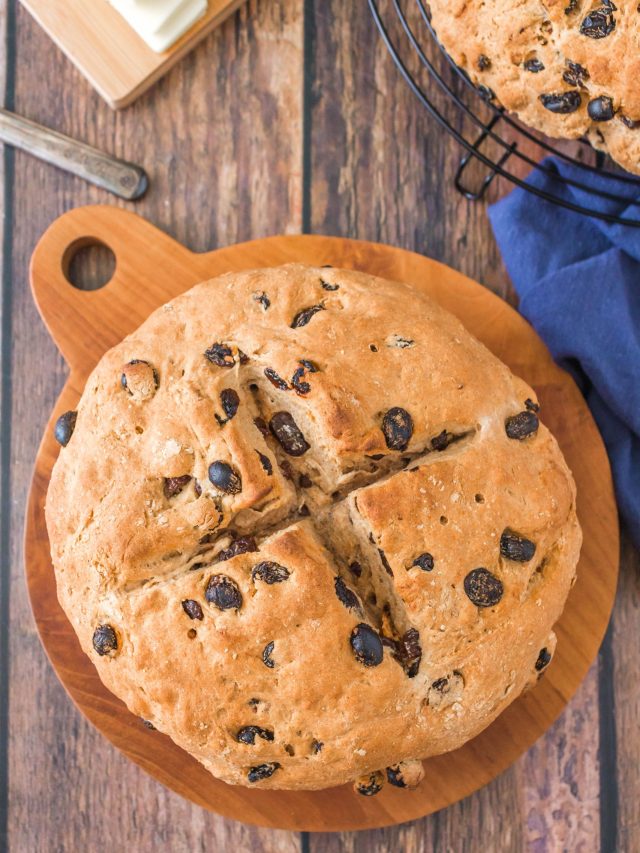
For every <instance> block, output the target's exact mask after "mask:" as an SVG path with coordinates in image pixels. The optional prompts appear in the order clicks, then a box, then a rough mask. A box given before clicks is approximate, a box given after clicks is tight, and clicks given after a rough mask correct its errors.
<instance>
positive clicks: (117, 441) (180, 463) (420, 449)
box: [46, 265, 581, 794]
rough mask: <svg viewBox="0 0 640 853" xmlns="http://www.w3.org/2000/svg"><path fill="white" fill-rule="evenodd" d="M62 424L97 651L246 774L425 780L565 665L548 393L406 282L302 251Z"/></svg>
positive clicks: (137, 348) (328, 780)
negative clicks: (557, 630)
mask: <svg viewBox="0 0 640 853" xmlns="http://www.w3.org/2000/svg"><path fill="white" fill-rule="evenodd" d="M56 432H57V437H58V439H59V441H60V443H61V444H62V445H63V447H62V449H61V451H60V455H59V458H58V460H57V462H56V464H55V467H54V471H53V476H52V479H51V485H50V487H49V492H48V496H47V507H46V513H47V524H48V530H49V535H50V540H51V550H52V556H53V563H54V566H55V572H56V578H57V584H58V594H59V598H60V602H61V604H62V606H63V608H64V610H65V611H66V613H67V615H68V617H69V620H70V621H71V623H72V625H73V627H74V628H75V630H76V632H77V634H78V637H79V639H80V643H81V645H82V647H83V649H84V650H85V651H86V652H87V654H88V655H89V656H90V657H91V659H92V661H93V662H94V664H95V666H96V667H97V669H98V672H99V674H100V677H101V678H102V680H103V681H104V683H105V684H106V685H107V687H108V688H109V689H110V690H112V691H113V693H115V694H116V695H117V696H119V697H120V698H121V699H123V700H124V701H125V702H126V703H127V705H128V707H129V708H130V709H131V711H132V712H133V713H134V714H137V715H139V716H140V717H141V718H143V719H144V720H147V721H149V722H150V723H151V724H153V726H155V727H156V728H157V729H159V730H160V731H162V732H165V733H167V734H168V735H170V736H171V737H172V738H173V740H174V741H175V742H176V743H177V744H179V745H180V746H181V747H183V748H184V749H186V750H187V751H188V752H189V753H191V754H192V755H194V756H195V757H196V758H197V759H199V760H200V761H201V762H202V763H203V764H204V765H205V766H206V767H207V768H208V769H209V770H210V771H211V772H212V773H213V774H214V775H215V776H217V777H219V778H221V779H224V780H225V781H227V782H231V783H235V784H243V785H252V784H256V785H261V786H263V787H271V788H292V789H294V788H322V787H326V786H331V785H337V784H340V783H344V782H346V781H348V780H356V779H357V780H358V787H359V790H361V791H362V793H364V794H370V793H375V791H376V790H377V789H378V788H379V785H380V783H381V780H382V779H383V774H384V773H385V771H386V775H387V776H388V778H389V780H390V781H391V782H393V784H398V785H412V784H415V783H416V782H417V781H419V778H420V775H421V771H420V766H419V764H416V760H417V759H422V758H424V757H427V756H429V755H433V754H436V753H442V752H445V751H448V750H452V749H456V748H457V747H459V746H460V745H461V744H463V743H464V742H465V741H466V740H468V739H469V738H471V737H473V736H474V735H475V734H477V733H478V732H480V731H481V730H482V729H484V728H485V726H487V725H488V724H489V723H490V722H491V721H492V720H493V719H494V718H495V717H496V716H497V715H498V714H499V713H500V712H501V711H502V710H503V709H504V708H505V707H506V706H507V705H508V704H509V703H510V702H512V701H513V700H514V699H515V698H516V696H518V694H519V693H521V691H522V690H523V689H524V688H525V687H526V686H527V685H528V684H530V683H532V682H533V681H535V679H536V677H537V676H538V674H539V672H540V671H542V670H543V669H544V668H545V667H546V665H547V664H548V663H549V661H550V658H551V654H552V652H553V647H554V642H555V640H554V636H553V633H552V627H553V625H554V623H555V622H556V620H557V619H558V617H559V616H560V613H561V611H562V608H563V605H564V602H565V599H566V596H567V593H568V591H569V588H570V586H571V583H572V580H573V578H574V574H575V567H576V562H577V558H578V551H579V547H580V538H581V537H580V530H579V526H578V523H577V520H576V512H575V489H574V484H573V480H572V478H571V474H570V472H569V470H568V469H567V466H566V464H565V462H564V460H563V457H562V454H561V453H560V450H559V449H558V445H557V444H556V442H555V440H554V438H553V437H552V436H551V434H550V433H549V432H548V430H547V429H546V428H545V427H544V425H543V424H542V423H541V422H540V421H539V418H538V404H537V402H536V398H535V394H534V392H533V391H532V390H531V388H529V387H528V386H527V385H526V384H525V383H524V382H522V381H521V380H520V379H517V378H515V377H514V376H513V375H512V374H511V373H510V371H509V370H508V368H507V367H506V366H505V365H504V364H502V363H501V362H500V361H499V360H498V359H496V358H495V357H494V356H493V355H492V354H491V353H490V352H489V351H488V350H487V349H485V347H484V346H483V345H482V344H480V343H479V342H478V341H477V340H475V338H473V337H472V336H471V335H469V334H468V332H466V331H465V329H464V328H463V326H462V325H461V324H460V322H459V321H458V320H457V319H455V318H454V317H453V316H451V315H450V314H448V313H447V312H445V311H444V310H442V309H441V308H440V307H439V306H438V305H437V304H435V303H434V302H433V301H431V300H430V299H429V298H427V297H426V296H424V295H422V294H420V293H418V292H416V291H415V290H414V289H412V288H411V287H410V286H408V285H405V284H398V283H392V282H388V281H384V280H382V279H378V278H374V277H372V276H369V275H365V274H362V273H358V272H353V271H347V270H338V269H312V268H308V267H304V266H299V265H290V266H285V267H281V268H275V269H263V270H256V271H253V272H245V273H234V274H229V275H225V276H222V277H221V278H217V279H214V280H212V281H208V282H205V283H204V284H200V285H198V286H197V287H194V288H193V289H192V290H190V291H189V292H187V293H185V294H183V295H182V296H180V297H178V298H177V299H174V300H173V301H172V302H170V303H168V304H167V305H165V306H164V307H162V308H160V309H159V310H157V311H156V312H155V313H154V314H152V315H151V317H149V319H148V320H147V321H146V322H145V323H144V324H143V325H142V326H141V327H140V328H139V329H138V331H136V332H135V333H134V334H132V335H130V336H129V337H128V338H126V339H125V340H124V341H123V342H122V343H121V344H119V345H118V346H116V347H115V348H114V349H112V350H111V351H110V352H108V353H107V354H106V355H105V356H104V357H103V359H102V360H101V361H100V363H99V364H98V366H97V367H96V368H95V370H94V371H93V373H92V375H91V376H90V378H89V380H88V382H87V385H86V388H85V391H84V394H83V395H82V399H81V400H80V403H79V405H78V410H77V413H75V412H73V413H67V414H66V415H64V416H63V417H62V418H61V419H60V420H59V422H58V424H57V428H56ZM387 768H388V769H387Z"/></svg>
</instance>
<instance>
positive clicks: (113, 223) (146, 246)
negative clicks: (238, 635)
mask: <svg viewBox="0 0 640 853" xmlns="http://www.w3.org/2000/svg"><path fill="white" fill-rule="evenodd" d="M96 244H98V245H104V246H107V247H108V248H109V249H111V251H112V252H113V254H114V256H115V271H114V273H113V276H112V278H111V280H110V281H109V282H107V284H105V285H104V286H103V287H102V288H100V289H99V290H92V291H86V290H79V289H78V288H77V287H75V286H74V285H73V284H72V283H71V281H70V280H69V277H68V273H69V266H70V264H71V261H72V260H73V257H74V255H75V254H76V253H77V252H78V251H79V250H80V249H82V248H85V247H87V246H91V245H96ZM197 257H198V256H197V255H194V254H193V253H191V252H189V250H188V249H185V248H184V246H182V245H180V243H177V242H176V241H175V240H173V239H172V238H171V237H169V236H168V235H167V234H165V233H164V232H162V231H160V230H159V229H158V228H156V227H155V226H154V225H151V223H149V222H147V221H146V220H145V219H142V218H141V217H140V216H137V215H136V214H135V213H131V212H130V211H127V210H122V209H120V208H117V207H107V206H104V205H91V206H87V207H79V208H76V209H75V210H70V211H68V212H67V213H65V214H63V215H62V216H61V217H59V218H58V219H56V220H55V222H53V223H52V224H51V225H50V226H49V228H48V229H47V230H46V231H45V233H44V234H43V236H42V237H41V238H40V241H39V243H38V245H37V246H36V248H35V251H34V253H33V255H32V258H31V267H30V278H31V289H32V292H33V297H34V299H35V302H36V305H37V307H38V311H39V312H40V315H41V316H42V319H43V321H44V323H45V325H46V327H47V329H48V330H49V332H50V334H51V337H52V338H53V340H54V341H55V343H56V346H57V347H58V349H59V350H60V352H61V353H62V355H63V356H64V358H65V360H66V361H67V363H68V364H69V366H70V368H71V370H72V371H74V370H78V371H81V372H83V373H87V372H88V371H89V370H90V369H91V368H92V367H93V366H94V365H95V364H96V363H97V361H98V360H99V359H100V357H101V356H102V355H103V354H104V353H105V352H106V351H107V350H108V349H110V348H111V347H112V346H114V345H115V344H116V343H118V342H119V341H120V340H122V338H123V337H124V336H125V335H127V334H129V333H130V332H132V331H133V330H134V329H136V328H137V327H138V326H139V325H140V323H142V322H143V321H144V320H145V319H146V318H147V317H148V316H149V314H150V313H151V312H152V311H153V310H155V309H156V308H157V307H159V306H160V305H162V304H164V302H166V301H168V300H169V299H171V298H172V297H173V296H175V293H176V290H175V287H176V285H179V283H180V282H181V281H184V286H185V288H186V287H188V286H190V285H191V284H193V283H194V262H195V263H196V265H197V261H196V259H197ZM154 269H162V270H163V271H164V275H163V276H159V277H158V278H157V279H156V278H154V275H153V271H154ZM167 273H169V275H167ZM203 277H204V276H203ZM167 280H170V281H171V282H172V285H173V287H172V289H171V290H169V289H168V287H167V286H166V285H164V286H163V283H162V282H163V281H164V282H166V281H167ZM132 291H133V293H132Z"/></svg>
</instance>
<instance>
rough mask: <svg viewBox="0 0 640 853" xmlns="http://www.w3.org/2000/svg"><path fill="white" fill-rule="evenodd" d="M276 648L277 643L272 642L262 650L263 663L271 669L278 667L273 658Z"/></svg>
mask: <svg viewBox="0 0 640 853" xmlns="http://www.w3.org/2000/svg"><path fill="white" fill-rule="evenodd" d="M274 646H275V643H274V642H273V640H272V641H271V642H270V643H267V645H266V646H265V647H264V649H263V650H262V663H263V664H264V665H265V666H268V667H269V669H273V668H274V666H275V665H276V662H275V661H274V660H273V658H272V657H271V653H272V652H273V647H274Z"/></svg>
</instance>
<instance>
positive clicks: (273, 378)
mask: <svg viewBox="0 0 640 853" xmlns="http://www.w3.org/2000/svg"><path fill="white" fill-rule="evenodd" d="M264 375H265V376H266V377H267V379H268V380H269V382H270V383H271V384H272V385H273V386H274V388H277V389H278V390H279V391H290V390H291V389H290V388H289V383H288V382H286V381H285V380H284V379H283V378H282V377H281V376H279V375H278V374H277V373H276V372H275V370H273V368H271V367H265V369H264Z"/></svg>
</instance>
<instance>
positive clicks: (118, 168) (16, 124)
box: [0, 108, 149, 201]
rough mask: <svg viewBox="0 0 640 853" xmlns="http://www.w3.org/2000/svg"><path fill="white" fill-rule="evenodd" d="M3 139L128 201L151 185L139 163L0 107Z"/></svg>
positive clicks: (1, 135)
mask: <svg viewBox="0 0 640 853" xmlns="http://www.w3.org/2000/svg"><path fill="white" fill-rule="evenodd" d="M0 142H6V143H7V144H9V145H13V146H15V147H16V148H20V149H21V150H22V151H26V152H27V153H28V154H33V155H34V156H35V157H39V158H40V159H41V160H44V162H45V163H50V164H51V165H52V166H57V167H58V168H59V169H64V170H65V171H67V172H71V173H72V174H73V175H77V176H78V177H80V178H84V180H86V181H89V182H90V183H92V184H96V186H99V187H102V188H103V189H105V190H108V191H109V192H111V193H113V194H114V195H117V196H119V197H120V198H125V199H128V200H129V201H134V200H135V199H137V198H140V197H141V196H142V195H144V193H145V192H146V189H147V187H148V185H149V180H148V178H147V175H146V172H145V171H144V169H141V168H140V167H139V166H135V165H134V164H133V163H127V162H126V161H125V160H118V159H117V158H116V157H111V156H110V155H109V154H104V153H103V152H102V151H98V149H97V148H92V147H91V146H90V145H86V144H85V143H84V142H78V141H77V140H75V139H71V138H70V137H69V136H64V134H62V133H58V132H57V131H55V130H49V129H48V128H46V127H42V125H39V124H36V123H35V122H33V121H29V119H26V118H22V117H21V116H17V115H15V113H11V112H9V111H8V110H5V109H1V108H0Z"/></svg>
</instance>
